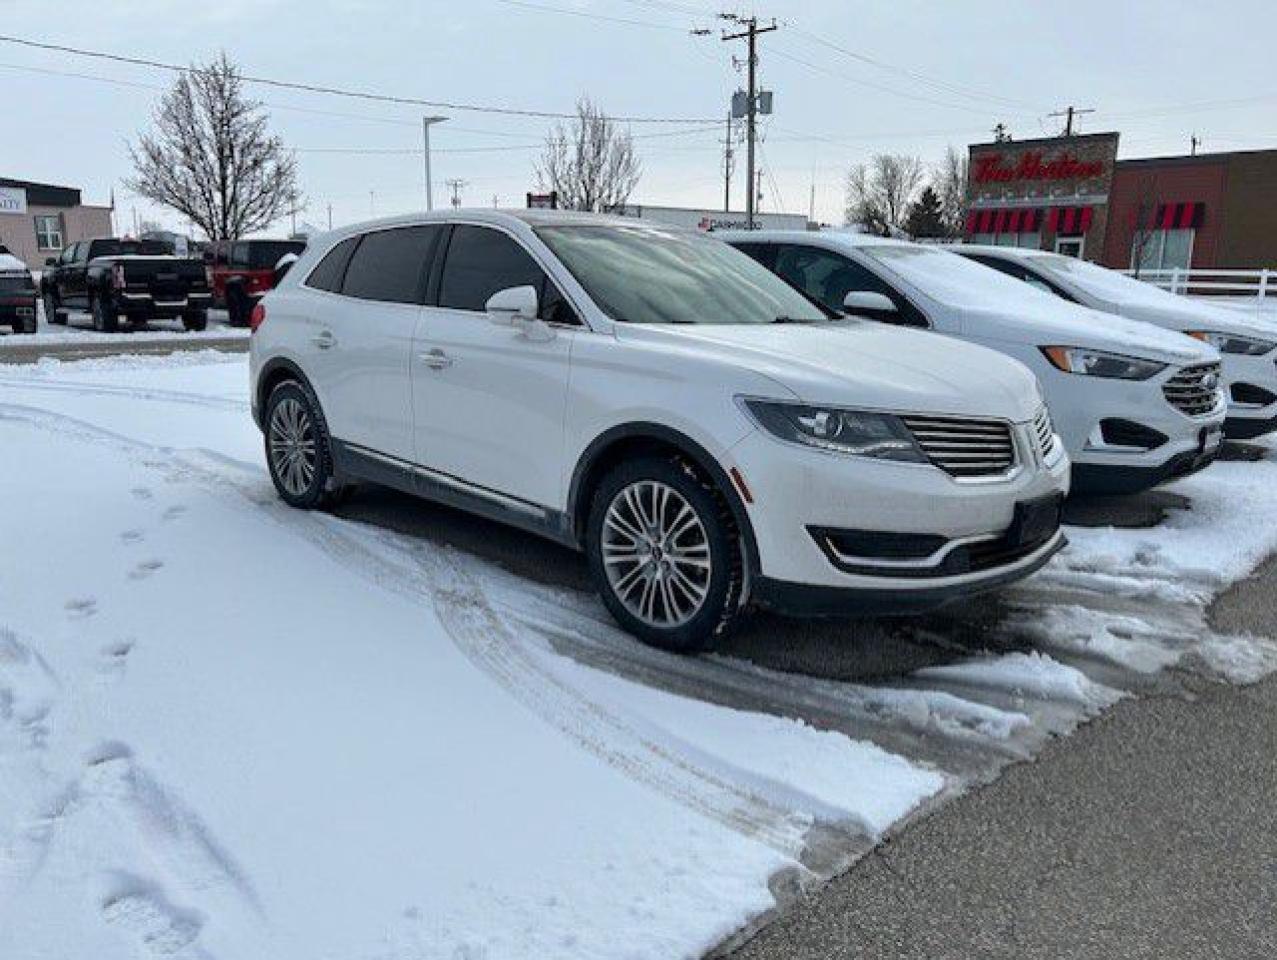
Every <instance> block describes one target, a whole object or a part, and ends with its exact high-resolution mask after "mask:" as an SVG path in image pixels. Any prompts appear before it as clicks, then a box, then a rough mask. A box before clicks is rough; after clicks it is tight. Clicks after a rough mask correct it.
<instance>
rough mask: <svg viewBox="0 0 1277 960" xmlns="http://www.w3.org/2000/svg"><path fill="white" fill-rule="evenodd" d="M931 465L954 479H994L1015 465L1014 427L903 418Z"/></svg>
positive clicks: (990, 422) (948, 419) (986, 422)
mask: <svg viewBox="0 0 1277 960" xmlns="http://www.w3.org/2000/svg"><path fill="white" fill-rule="evenodd" d="M900 419H901V420H903V421H904V424H905V426H906V427H908V428H909V432H910V433H912V434H913V438H914V440H916V441H917V442H918V446H919V447H921V448H922V452H923V453H925V454H926V455H927V459H929V460H930V461H931V462H932V463H934V464H935V465H936V466H937V467H939V468H940V469H941V470H943V471H944V472H945V473H947V474H949V475H950V476H953V477H958V478H964V477H995V476H999V475H1001V474H1004V473H1006V472H1007V471H1008V470H1010V469H1011V467H1012V466H1013V465H1014V464H1015V442H1014V440H1012V438H1011V425H1010V424H1009V423H1006V422H1004V421H1001V420H971V419H967V418H965V417H923V416H904V417H901V418H900Z"/></svg>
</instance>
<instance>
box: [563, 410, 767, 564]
mask: <svg viewBox="0 0 1277 960" xmlns="http://www.w3.org/2000/svg"><path fill="white" fill-rule="evenodd" d="M653 454H656V455H662V454H664V455H674V456H679V457H682V458H683V459H685V460H687V461H688V462H689V463H690V464H691V465H692V466H693V467H694V468H695V469H697V470H699V471H700V472H701V473H702V474H703V475H704V477H705V478H706V479H707V480H708V481H709V482H710V483H712V484H713V485H714V487H715V489H716V490H717V491H718V492H719V494H720V495H721V496H722V497H723V499H724V500H725V501H726V502H727V506H728V509H729V510H731V513H732V519H733V520H735V521H736V529H737V530H739V531H740V534H741V538H742V539H743V540H744V543H745V557H746V560H747V562H748V569H749V570H751V571H754V572H757V571H758V570H759V569H760V567H759V564H758V543H757V541H756V539H755V537H754V527H753V524H752V523H751V521H750V519H749V513H748V512H747V511H746V509H745V504H744V503H743V502H742V501H741V498H740V494H739V493H738V491H737V490H736V486H735V485H734V484H733V483H732V481H731V478H730V477H728V475H727V471H726V470H724V469H723V468H722V466H721V465H720V464H719V462H718V460H717V459H716V458H715V457H714V456H713V454H711V453H710V452H709V451H708V450H706V449H705V448H704V447H703V446H701V445H700V444H699V443H697V442H696V441H695V440H693V439H692V438H691V437H689V436H687V435H686V434H684V433H680V432H679V431H677V430H674V429H672V428H671V427H667V426H664V425H663V424H659V423H642V422H640V423H626V424H620V425H618V426H615V427H612V428H610V429H609V430H607V431H605V432H604V433H602V434H600V435H599V436H598V437H596V438H595V439H594V440H593V441H592V442H591V443H590V445H589V446H588V447H586V448H585V452H584V453H583V454H581V457H580V459H579V460H578V461H577V465H576V468H575V469H574V470H573V472H572V481H571V484H570V485H569V487H568V510H567V518H566V519H567V522H568V525H569V531H570V534H571V536H572V538H573V540H574V541H575V542H576V543H577V544H581V543H583V542H584V540H585V526H586V521H587V519H588V517H589V511H590V496H591V493H592V492H593V490H594V488H595V487H596V486H597V485H598V483H599V481H600V480H601V479H602V478H603V476H604V474H606V473H607V471H608V470H609V469H610V468H611V467H612V466H613V465H615V464H617V463H620V462H622V461H624V460H627V459H631V458H633V457H636V456H645V455H653Z"/></svg>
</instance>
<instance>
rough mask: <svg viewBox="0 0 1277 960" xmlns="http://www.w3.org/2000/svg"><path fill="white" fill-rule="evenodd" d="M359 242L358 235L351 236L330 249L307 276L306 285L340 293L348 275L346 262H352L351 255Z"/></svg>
mask: <svg viewBox="0 0 1277 960" xmlns="http://www.w3.org/2000/svg"><path fill="white" fill-rule="evenodd" d="M358 243H359V238H358V237H351V238H350V239H348V240H343V241H342V242H341V243H339V244H337V246H335V247H333V248H332V249H331V250H329V251H328V253H327V255H326V256H325V257H324V259H322V260H320V261H319V266H317V267H316V268H315V269H314V270H312V271H311V272H310V276H308V277H307V278H306V286H308V287H310V288H312V289H314V290H327V291H328V292H329V293H340V292H341V282H342V280H343V279H344V278H345V276H346V264H348V263H350V255H351V254H352V253H354V252H355V246H356V245H357V244H358Z"/></svg>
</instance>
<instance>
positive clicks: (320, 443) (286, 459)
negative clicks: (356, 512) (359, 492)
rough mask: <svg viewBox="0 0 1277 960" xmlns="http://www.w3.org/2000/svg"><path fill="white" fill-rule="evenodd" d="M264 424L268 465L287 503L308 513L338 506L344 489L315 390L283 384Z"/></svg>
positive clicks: (269, 401)
mask: <svg viewBox="0 0 1277 960" xmlns="http://www.w3.org/2000/svg"><path fill="white" fill-rule="evenodd" d="M262 422H263V423H264V424H265V431H264V433H265V444H266V465H267V467H268V468H269V469H270V478H271V480H272V482H274V484H275V490H276V491H277V492H278V493H279V495H280V497H281V498H282V499H283V500H284V502H285V503H287V504H288V505H289V506H293V507H298V508H300V509H303V510H313V509H315V508H317V507H326V506H331V505H332V504H334V503H336V501H337V499H338V497H339V495H340V494H341V488H340V485H339V484H338V483H337V482H336V479H335V477H334V475H333V457H332V445H331V442H330V439H329V436H328V424H327V423H326V422H325V420H324V415H323V412H322V411H321V410H320V409H319V403H318V401H316V399H315V398H314V396H313V395H312V394H311V392H310V391H309V390H307V389H306V388H305V387H304V386H302V385H301V384H300V383H298V382H297V381H295V380H288V381H285V382H284V383H281V384H279V386H277V387H275V389H274V390H272V391H271V394H270V397H269V398H268V399H267V401H266V411H265V417H264V418H263V420H262Z"/></svg>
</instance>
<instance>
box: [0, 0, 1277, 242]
mask: <svg viewBox="0 0 1277 960" xmlns="http://www.w3.org/2000/svg"><path fill="white" fill-rule="evenodd" d="M719 9H722V8H720V7H716V6H713V5H712V4H711V3H710V2H709V0H519V2H515V0H465V2H454V0H449V2H444V0H420V2H406V0H394V2H391V0H333V2H323V0H211V2H196V3H190V2H180V3H179V2H171V0H170V2H165V0H114V2H113V0H59V2H58V3H56V4H51V3H49V2H48V0H0V14H3V17H2V21H3V27H2V28H0V33H3V34H6V35H10V36H17V37H22V38H27V39H33V40H40V41H44V42H49V43H59V44H66V45H71V46H78V47H85V48H89V49H94V50H103V51H108V52H111V53H118V54H125V55H132V56H138V57H145V58H148V59H153V60H161V61H169V62H178V63H187V62H190V61H193V60H201V59H206V58H208V57H209V56H211V55H213V54H215V53H216V52H217V51H218V50H219V49H224V50H226V51H227V52H228V53H229V54H230V55H231V57H232V58H233V59H234V60H236V61H237V62H238V63H239V64H240V66H241V67H242V69H243V70H244V72H245V73H247V74H252V75H258V76H262V77H272V78H279V79H285V80H295V81H302V82H308V83H314V84H320V85H328V86H340V87H345V88H353V89H359V90H367V91H371V92H377V93H385V94H391V95H398V96H409V97H416V98H424V99H430V100H440V101H450V102H464V103H471V104H479V105H495V106H504V107H512V108H519V109H530V110H541V111H570V110H571V109H572V106H573V103H574V102H575V100H576V99H577V97H578V96H580V95H584V94H588V95H589V96H590V97H592V98H594V99H595V100H596V101H597V102H598V103H599V104H600V105H601V106H602V107H603V108H604V109H605V110H607V111H608V112H609V113H611V114H614V115H627V116H635V117H640V116H641V117H653V118H682V119H687V120H692V121H699V120H710V119H712V120H714V124H713V125H712V126H711V125H708V124H706V123H703V122H693V123H686V124H656V123H652V124H646V123H644V124H634V125H633V126H632V127H631V130H632V132H633V133H634V134H635V136H636V138H637V139H636V146H637V148H638V152H639V154H640V156H641V158H642V160H643V168H644V172H643V178H642V180H641V181H640V183H639V186H638V189H637V191H636V193H635V195H634V197H633V198H632V199H633V200H634V201H636V202H641V203H649V204H666V205H680V206H701V207H719V206H721V204H722V200H723V178H722V146H721V142H720V141H721V138H722V129H721V127H722V125H723V121H722V120H720V119H718V118H720V117H725V114H726V110H727V105H728V100H729V98H730V95H731V93H732V91H733V90H734V89H736V88H737V86H738V85H740V84H741V83H742V82H743V78H742V76H741V75H740V74H739V73H738V72H737V71H736V70H734V69H733V67H732V64H731V57H732V55H733V54H735V55H736V56H741V55H742V54H743V45H742V44H740V43H724V42H722V41H721V40H720V39H719V36H718V34H719V32H720V27H721V26H722V23H721V21H717V20H716V19H715V18H714V16H713V14H714V13H715V12H716V11H717V10H719ZM729 9H734V10H736V11H739V12H748V11H749V10H751V9H754V10H755V12H757V14H758V15H759V16H763V17H768V18H770V17H776V18H777V20H778V21H779V23H780V26H781V29H780V30H778V31H777V32H775V33H770V34H767V35H766V36H765V37H764V38H762V40H761V41H760V59H761V67H760V71H761V72H760V76H761V78H762V84H763V86H764V88H766V89H770V90H772V91H774V93H775V113H774V115H773V116H772V117H770V118H768V119H767V121H766V124H765V128H764V129H765V139H764V142H763V145H762V153H761V161H762V163H761V165H762V168H763V170H764V171H765V173H764V180H763V191H764V195H765V196H764V201H763V206H762V209H763V210H777V209H784V210H787V211H794V212H804V213H805V212H806V211H807V209H808V204H809V201H810V199H811V191H812V187H813V184H814V186H815V211H816V214H817V216H818V217H819V218H821V219H824V220H828V221H840V220H841V211H842V204H843V188H842V182H843V177H844V174H845V171H846V169H847V168H848V166H850V165H851V164H854V163H856V162H859V161H862V160H864V159H866V158H867V157H868V156H869V155H871V154H873V153H875V152H893V153H913V154H917V155H919V156H921V157H922V158H924V159H925V160H927V161H929V162H931V161H938V160H939V159H940V157H941V156H942V154H943V152H944V148H945V145H946V144H947V143H952V144H955V145H959V146H963V147H965V145H966V144H967V143H970V142H972V141H976V140H986V139H989V131H990V130H991V128H992V127H993V125H994V124H995V123H997V122H999V121H1001V122H1003V123H1005V124H1006V125H1007V126H1008V128H1009V129H1010V130H1011V132H1012V133H1013V134H1014V135H1016V136H1019V137H1030V136H1042V135H1044V134H1050V133H1054V132H1056V131H1057V130H1058V129H1059V124H1060V121H1059V120H1058V119H1052V118H1050V117H1048V116H1047V114H1048V113H1050V112H1051V111H1053V110H1056V109H1059V108H1061V107H1063V106H1065V105H1067V104H1069V103H1073V104H1076V105H1078V106H1083V107H1095V108H1097V109H1098V111H1099V112H1097V113H1095V114H1092V115H1088V116H1085V117H1083V118H1082V121H1081V129H1082V130H1084V131H1099V130H1119V131H1121V133H1122V156H1125V157H1133V156H1154V155H1166V154H1176V153H1187V152H1188V143H1189V137H1190V135H1191V134H1193V133H1197V134H1198V135H1199V136H1201V137H1202V138H1203V141H1204V148H1203V149H1205V150H1238V149H1246V148H1267V147H1277V122H1275V120H1277V109H1274V108H1275V107H1277V76H1274V73H1273V70H1272V63H1273V59H1272V29H1271V16H1272V5H1271V0H1267V2H1265V0H1217V2H1215V3H1201V2H1196V0H1195V2H1173V0H1163V2H1157V3H1154V2H1152V0H1103V2H1100V0H1055V2H1030V3H1013V2H1010V0H996V2H991V0H962V2H942V0H929V2H928V0H809V2H789V3H779V2H777V3H770V4H761V3H760V4H758V5H757V6H756V8H751V7H748V6H747V7H739V6H738V7H734V8H729ZM565 11H566V12H565ZM571 11H575V13H572V12H571ZM621 21H629V22H621ZM696 27H703V28H709V29H710V30H712V34H711V35H710V36H702V37H696V36H693V35H692V34H691V33H690V31H691V29H692V28H696ZM822 41H824V42H823V43H822ZM831 45H832V46H831ZM835 47H837V48H842V49H841V50H839V49H835ZM862 57H863V58H868V59H869V60H871V61H874V62H866V61H865V60H864V59H858V58H862ZM67 74H77V75H79V76H68V75H67ZM171 80H172V77H171V75H170V74H166V73H164V72H163V71H160V70H156V69H150V68H144V67H134V66H127V65H123V64H118V63H111V62H104V61H97V60H90V59H84V58H81V57H76V56H71V55H68V54H60V53H50V52H43V51H39V50H34V49H29V48H24V47H21V46H15V45H13V44H10V43H0V91H3V95H2V96H0V111H2V112H3V117H4V130H5V135H4V136H3V137H2V138H0V176H12V177H19V178H23V179H29V180H38V181H44V182H51V183H58V184H65V185H70V186H78V187H81V188H83V190H84V191H85V198H86V201H88V202H105V201H106V200H107V198H108V196H109V195H110V192H111V190H112V188H114V190H115V196H116V201H117V209H118V211H119V213H120V221H119V224H120V227H121V229H124V228H126V227H127V225H128V224H130V223H131V222H132V210H133V208H134V207H136V208H137V210H138V212H139V214H140V215H142V216H147V217H153V218H156V219H160V220H162V221H164V222H166V223H167V224H169V225H177V224H178V223H179V221H178V219H177V218H176V216H175V215H172V214H163V213H159V212H158V211H155V210H152V209H151V208H149V207H148V206H147V205H146V204H145V203H144V202H142V201H139V200H137V199H136V198H134V197H132V196H130V195H129V194H128V193H127V191H125V189H124V188H123V186H122V181H123V179H124V178H125V177H126V176H127V175H128V174H129V172H130V164H129V159H128V152H127V148H126V142H127V141H128V140H130V139H132V138H135V137H136V136H137V134H138V132H139V131H141V130H143V129H145V128H146V126H147V124H148V122H149V114H150V111H151V109H152V107H153V105H154V103H155V101H156V99H157V97H158V95H159V89H160V88H161V87H163V86H164V85H167V84H168V83H171ZM108 81H110V82H108ZM250 93H252V94H253V95H254V96H255V97H256V98H258V99H260V100H262V101H264V102H265V103H266V104H267V107H266V109H268V110H269V111H270V114H271V122H272V125H273V128H274V129H275V130H276V131H277V132H278V133H279V134H280V135H281V136H282V137H283V138H284V140H285V142H286V143H287V144H288V146H290V147H294V148H296V149H297V150H298V159H299V164H300V170H301V186H302V189H303V191H304V192H305V195H306V198H307V202H308V209H307V211H306V212H304V213H303V214H302V218H303V219H305V220H309V221H311V222H313V223H315V224H320V225H322V224H325V223H326V222H327V219H328V206H329V205H330V204H331V206H332V217H333V223H334V224H340V223H344V222H349V221H351V220H357V219H364V218H366V217H367V216H368V215H369V213H370V212H371V213H375V214H376V215H383V214H389V213H395V212H402V211H405V210H412V209H419V208H421V207H423V206H424V186H423V176H422V161H421V156H420V154H419V153H411V152H403V153H380V154H378V153H366V154H360V153H353V152H339V151H356V150H370V151H396V150H399V151H413V150H417V149H419V148H420V144H421V128H420V117H421V115H422V113H423V110H422V109H421V108H419V107H400V106H395V105H391V104H379V103H370V102H363V101H359V100H350V99H343V98H339V97H334V96H326V95H318V94H308V93H301V92H294V91H287V90H278V89H268V88H265V87H250ZM433 112H438V113H442V114H447V115H449V116H450V118H451V119H449V120H448V121H447V122H446V123H444V124H442V125H440V126H438V127H436V128H435V129H434V133H433V146H434V148H435V153H434V177H433V179H434V180H435V181H436V190H435V195H436V203H440V202H442V201H443V197H444V195H445V192H446V188H445V187H444V181H445V180H447V179H452V178H460V179H464V180H466V181H467V186H465V187H464V188H463V190H462V197H463V200H464V201H465V203H466V204H467V205H478V204H482V205H491V204H492V202H493V198H494V197H496V198H497V200H498V201H499V202H500V203H501V204H502V205H510V204H519V205H521V204H522V202H523V195H524V193H525V192H526V191H528V190H530V189H534V187H535V181H534V177H533V162H534V159H535V158H536V155H537V153H538V150H539V147H538V144H539V143H540V142H541V141H542V139H543V138H544V136H545V133H546V131H547V128H548V126H549V124H550V123H552V122H553V121H547V120H544V119H526V118H518V117H509V116H501V115H493V114H483V113H474V112H467V111H462V110H442V109H441V110H438V111H433ZM452 151H456V152H452ZM740 161H741V162H740V164H739V166H738V171H737V175H736V179H735V182H734V184H733V207H734V208H739V206H740V202H741V200H742V198H743V196H744V194H743V190H744V175H743V168H744V152H743V150H742V151H741V152H740ZM280 227H281V230H282V229H286V228H287V224H281V225H280Z"/></svg>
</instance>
